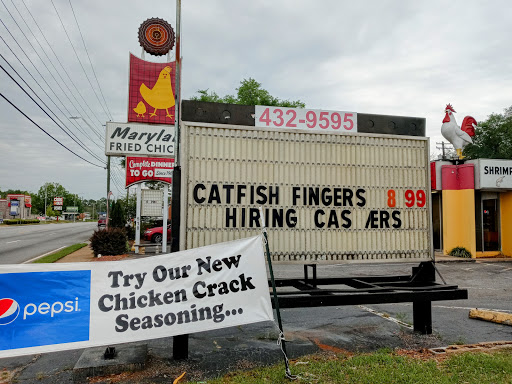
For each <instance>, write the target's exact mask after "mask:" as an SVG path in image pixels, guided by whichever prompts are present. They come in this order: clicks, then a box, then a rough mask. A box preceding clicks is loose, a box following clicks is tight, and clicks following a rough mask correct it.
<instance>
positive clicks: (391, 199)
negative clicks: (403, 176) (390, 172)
mask: <svg viewBox="0 0 512 384" xmlns="http://www.w3.org/2000/svg"><path fill="white" fill-rule="evenodd" d="M395 196H396V194H395V190H394V189H390V190H389V191H388V207H390V208H394V207H396V198H395Z"/></svg>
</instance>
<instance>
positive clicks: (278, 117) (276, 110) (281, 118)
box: [274, 109, 284, 127]
mask: <svg viewBox="0 0 512 384" xmlns="http://www.w3.org/2000/svg"><path fill="white" fill-rule="evenodd" d="M274 114H277V119H278V120H279V124H278V123H277V121H274V125H275V126H276V127H281V126H282V125H283V124H284V119H283V111H282V110H281V109H274Z"/></svg>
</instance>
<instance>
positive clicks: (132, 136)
mask: <svg viewBox="0 0 512 384" xmlns="http://www.w3.org/2000/svg"><path fill="white" fill-rule="evenodd" d="M116 138H120V139H123V140H131V141H132V142H126V141H115V139H116ZM110 139H111V140H113V141H110V142H109V143H108V145H109V150H110V151H113V152H120V153H121V152H141V153H146V152H147V153H150V154H166V155H172V154H174V135H173V134H171V133H169V132H166V130H165V129H162V130H160V131H159V132H158V131H157V132H138V131H135V130H131V128H130V127H124V128H121V127H116V129H115V130H114V132H112V134H111V135H110ZM143 149H144V150H143Z"/></svg>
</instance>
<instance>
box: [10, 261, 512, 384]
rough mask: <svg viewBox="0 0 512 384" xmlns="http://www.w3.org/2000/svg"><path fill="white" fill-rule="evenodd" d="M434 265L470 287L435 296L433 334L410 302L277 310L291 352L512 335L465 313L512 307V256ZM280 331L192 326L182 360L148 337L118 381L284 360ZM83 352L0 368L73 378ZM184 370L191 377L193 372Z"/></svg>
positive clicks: (400, 269)
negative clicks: (139, 362) (137, 365)
mask: <svg viewBox="0 0 512 384" xmlns="http://www.w3.org/2000/svg"><path fill="white" fill-rule="evenodd" d="M413 266H414V264H378V265H375V264H373V265H335V266H332V265H331V266H325V267H319V270H318V276H319V277H334V276H336V277H343V276H368V275H402V274H408V273H410V272H411V268H412V267H413ZM437 268H438V269H439V271H440V273H441V274H442V276H443V277H444V279H445V280H446V282H447V283H448V284H455V285H458V286H459V287H460V288H466V289H468V292H469V299H467V300H457V301H440V302H433V303H432V320H433V334H432V335H427V336H424V335H418V334H415V333H414V332H413V331H412V330H411V327H410V324H411V323H412V304H411V303H401V304H379V305H366V306H344V307H318V308H295V309H284V310H282V312H281V314H282V318H283V325H284V330H285V334H286V338H287V340H288V342H287V349H288V354H289V357H290V358H298V357H300V356H303V355H305V354H308V353H312V352H317V351H319V350H322V349H323V350H325V349H327V350H334V351H336V350H337V351H340V350H348V351H354V352H357V351H373V350H377V349H379V348H409V349H419V348H433V347H441V346H447V345H450V344H471V343H477V342H485V341H502V340H503V341H510V340H512V330H511V327H510V326H507V325H502V324H495V323H489V322H484V321H480V320H474V319H469V318H468V313H469V309H471V308H480V309H495V310H500V311H503V312H507V313H512V299H511V298H512V260H511V261H508V262H488V261H481V260H479V261H477V262H473V263H466V262H450V263H437ZM274 272H275V274H276V277H281V278H290V277H301V276H302V266H284V265H275V266H274ZM439 280H440V279H439V278H438V281H439ZM379 314H380V315H379ZM397 321H400V322H397ZM277 336H278V333H277V327H276V325H275V324H274V323H272V322H263V323H255V324H248V325H243V326H238V327H231V328H225V329H221V330H217V331H209V332H201V333H196V334H193V335H190V339H189V342H190V347H189V359H188V360H187V361H186V362H176V361H173V360H172V344H173V338H172V337H171V338H162V339H155V340H148V341H147V342H143V344H147V345H148V351H149V354H150V356H152V361H153V363H151V364H153V365H152V368H153V370H152V371H150V374H149V379H147V380H143V379H142V377H137V378H135V379H132V380H122V381H120V382H121V383H155V382H170V381H172V379H170V377H171V378H175V377H176V376H177V374H179V373H181V372H183V371H187V372H188V375H193V373H194V372H196V373H197V372H200V373H201V374H202V375H204V376H202V377H203V378H204V377H212V376H216V375H218V374H222V373H226V372H229V371H233V370H236V369H243V368H247V367H248V366H254V364H268V363H272V362H274V363H277V362H281V361H282V355H281V354H280V351H279V347H278V346H277V345H276V339H277ZM82 352H83V351H82V350H72V351H67V352H56V353H47V354H42V355H36V356H34V355H32V356H23V357H16V358H7V359H0V371H2V369H5V370H4V371H3V372H9V373H11V374H12V375H13V378H14V380H15V381H16V382H17V383H38V384H61V383H71V382H72V374H73V370H72V368H73V367H74V365H75V364H76V362H77V361H78V359H79V358H80V356H81V354H82ZM169 370H175V371H176V372H174V373H176V375H174V376H173V374H170V375H169V376H166V378H165V377H163V376H162V374H160V376H158V375H157V376H153V377H151V372H152V373H153V374H155V372H157V373H158V372H169ZM292 373H293V367H292ZM167 374H168V373H167ZM187 377H188V378H189V379H190V377H191V376H187ZM0 379H1V377H0ZM0 381H1V380H0Z"/></svg>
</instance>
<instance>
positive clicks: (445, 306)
mask: <svg viewBox="0 0 512 384" xmlns="http://www.w3.org/2000/svg"><path fill="white" fill-rule="evenodd" d="M432 307H433V308H446V309H475V307H451V306H449V305H433V306H432ZM478 309H481V310H483V311H493V312H512V310H510V309H489V308H478Z"/></svg>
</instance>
